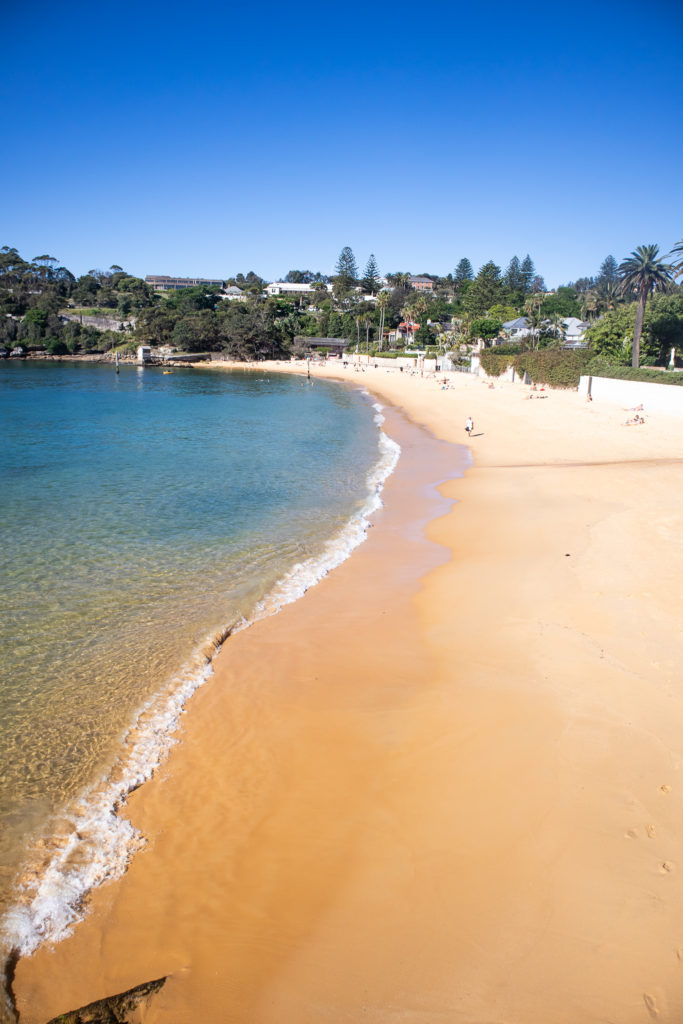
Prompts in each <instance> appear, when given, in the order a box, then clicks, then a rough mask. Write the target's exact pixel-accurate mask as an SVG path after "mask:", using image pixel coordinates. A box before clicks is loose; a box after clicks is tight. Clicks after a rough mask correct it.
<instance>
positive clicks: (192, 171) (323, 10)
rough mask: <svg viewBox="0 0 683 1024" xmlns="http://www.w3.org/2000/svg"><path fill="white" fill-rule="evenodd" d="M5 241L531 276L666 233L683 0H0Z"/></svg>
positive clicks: (677, 166)
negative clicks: (512, 271) (516, 261)
mask: <svg viewBox="0 0 683 1024" xmlns="http://www.w3.org/2000/svg"><path fill="white" fill-rule="evenodd" d="M2 18H3V35H4V46H3V61H2V64H3V66H2V71H1V72H0V88H1V90H2V95H1V96H0V111H1V113H0V118H1V119H2V126H1V131H2V134H1V138H2V142H3V150H4V155H3V157H2V160H1V161H0V213H1V217H0V225H1V231H0V244H6V245H10V246H16V247H17V248H18V249H19V251H20V252H21V254H22V255H23V256H25V257H26V258H29V259H30V258H33V257H35V256H38V255H41V254H43V253H49V254H50V255H53V256H55V257H57V259H58V260H59V261H60V263H62V264H63V265H65V266H67V267H68V268H69V269H71V270H72V271H73V272H74V273H77V274H81V273H85V272H86V271H87V270H88V269H90V268H91V267H96V268H100V269H106V268H107V267H109V266H110V265H111V264H119V265H121V266H123V267H124V268H125V269H126V270H128V271H129V272H131V273H134V274H137V275H140V276H144V275H145V274H150V273H151V274H174V275H182V276H190V275H193V276H194V275H197V276H202V277H228V276H232V275H233V274H235V273H237V272H239V271H242V272H244V273H246V272H247V271H248V270H255V271H257V272H258V273H259V274H261V275H262V276H263V277H266V278H267V279H269V280H273V279H275V278H277V277H279V276H281V275H283V274H285V273H286V272H287V270H289V269H292V268H301V269H305V268H310V269H312V270H321V271H323V272H324V273H331V272H332V271H333V268H334V264H335V262H336V260H337V257H338V254H339V251H340V250H341V248H342V247H343V246H344V245H350V246H351V248H352V249H353V251H354V253H355V255H356V259H357V261H358V264H359V267H360V269H362V268H363V266H364V265H365V261H366V259H367V257H368V255H369V253H370V252H374V253H375V255H376V258H377V261H378V263H379V266H380V270H381V271H382V272H386V271H395V270H409V271H411V272H412V273H420V272H431V273H439V274H446V273H448V272H449V271H452V270H453V268H454V267H455V265H456V263H457V262H458V260H459V259H460V258H461V257H462V256H467V257H468V258H469V259H470V260H471V261H472V263H473V265H474V267H475V270H476V269H477V268H478V267H479V266H480V265H481V264H482V263H484V262H485V261H486V260H488V259H493V260H495V261H496V262H497V263H498V264H500V265H502V266H503V268H504V267H505V266H506V265H507V263H508V261H509V259H510V257H511V256H513V255H515V254H518V255H519V256H520V257H523V256H524V255H525V254H526V253H527V252H528V253H530V254H531V256H532V258H533V260H534V262H535V264H536V269H537V271H538V272H540V273H542V274H543V275H544V276H545V279H546V282H547V284H548V285H549V286H556V285H558V284H561V283H563V282H566V281H568V280H571V279H574V278H576V277H579V276H582V275H584V274H591V273H595V272H596V271H597V270H598V267H599V265H600V263H601V261H602V259H603V258H604V257H605V256H606V255H607V254H609V253H612V254H614V255H615V256H616V257H617V259H622V258H623V257H624V256H626V255H627V254H628V253H629V252H630V251H631V250H632V249H634V248H635V246H637V245H640V244H644V243H650V242H656V243H658V244H659V245H660V247H661V249H662V250H663V251H664V252H666V251H668V250H669V249H670V248H671V246H672V245H673V244H674V243H675V242H676V241H677V240H679V239H680V238H682V237H683V200H682V187H681V185H682V182H683V74H682V71H683V56H682V55H683V3H682V2H681V0H620V2H618V3H616V2H609V3H606V2H600V0H593V2H591V3H587V2H585V0H577V2H574V3H572V4H568V5H556V4H554V3H552V2H549V3H544V4H539V3H536V2H524V3H522V2H517V3H512V2H510V3H502V2H497V0H491V2H489V3H476V2H475V3H467V4H465V3H461V2H458V0H450V2H447V3H443V2H440V0H437V2H435V3H431V4H416V3H413V4H407V3H403V2H401V0H399V2H398V3H395V4H393V5H381V6H379V5H372V4H367V3H366V4H360V3H354V2H351V3H349V4H346V5H343V4H339V5H332V4H325V3H310V2H305V3H286V2H280V3H277V4H273V3H270V2H265V3H263V4H261V5H260V6H258V5H256V6H251V5H248V4H246V3H242V4H239V5H231V4H230V3H229V2H224V3H220V4H217V3H214V2H213V0H211V2H204V3H198V4H194V5H193V4H190V3H183V4H179V3H176V2H175V0H169V2H167V3H159V2H158V0H151V2H148V3H143V4H141V5H140V6H137V5H125V6H124V7H121V6H120V5H116V4H102V3H92V2H89V3H87V4H85V3H81V2H79V0H76V2H71V3H66V4H55V3H54V2H53V0H50V2H49V3H48V2H45V0H37V2H34V3H31V4H19V3H11V2H10V0H6V2H5V4H3V5H2Z"/></svg>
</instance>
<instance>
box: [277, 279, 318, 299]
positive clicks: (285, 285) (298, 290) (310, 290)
mask: <svg viewBox="0 0 683 1024" xmlns="http://www.w3.org/2000/svg"><path fill="white" fill-rule="evenodd" d="M325 288H326V290H327V291H328V292H331V291H332V285H331V284H326V285H325ZM317 291H318V288H316V287H315V286H314V285H312V284H291V283H290V282H289V281H273V283H272V284H269V285H266V292H267V293H268V295H291V296H294V297H296V298H298V297H299V296H301V295H315V294H316V292H317Z"/></svg>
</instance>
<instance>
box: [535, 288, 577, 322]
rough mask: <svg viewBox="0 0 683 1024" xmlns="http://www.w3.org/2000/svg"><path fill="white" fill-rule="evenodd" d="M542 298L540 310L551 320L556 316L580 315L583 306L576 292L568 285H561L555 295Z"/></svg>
mask: <svg viewBox="0 0 683 1024" xmlns="http://www.w3.org/2000/svg"><path fill="white" fill-rule="evenodd" d="M539 297H540V298H541V305H540V311H541V313H542V315H543V316H544V317H547V318H548V319H549V320H550V319H552V318H553V317H554V316H562V317H565V316H580V315H581V306H580V305H579V302H578V299H577V297H576V292H575V291H574V289H573V288H570V287H569V286H568V285H561V286H560V287H559V288H558V289H557V291H556V292H555V294H554V295H548V296H546V297H545V298H544V297H543V296H542V295H540V294H539Z"/></svg>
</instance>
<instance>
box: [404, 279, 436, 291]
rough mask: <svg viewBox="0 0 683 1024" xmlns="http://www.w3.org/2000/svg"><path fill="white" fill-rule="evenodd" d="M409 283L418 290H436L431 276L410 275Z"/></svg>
mask: <svg viewBox="0 0 683 1024" xmlns="http://www.w3.org/2000/svg"><path fill="white" fill-rule="evenodd" d="M408 284H409V285H410V287H411V288H414V289H415V290H416V291H418V292H433V291H434V282H433V281H432V279H431V277H410V278H409V279H408Z"/></svg>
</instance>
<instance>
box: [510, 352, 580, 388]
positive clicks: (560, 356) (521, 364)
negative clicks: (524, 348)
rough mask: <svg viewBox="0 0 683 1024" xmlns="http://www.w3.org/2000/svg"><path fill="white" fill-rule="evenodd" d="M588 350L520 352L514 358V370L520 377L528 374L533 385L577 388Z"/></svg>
mask: <svg viewBox="0 0 683 1024" xmlns="http://www.w3.org/2000/svg"><path fill="white" fill-rule="evenodd" d="M591 357H592V352H591V351H590V349H572V350H570V351H567V350H566V349H565V350H562V349H551V348H545V349H540V350H537V351H535V352H521V353H520V354H519V355H518V356H516V357H515V369H516V370H517V373H519V374H520V375H521V374H523V373H525V372H526V373H528V374H529V376H530V377H531V379H532V380H533V382H534V384H547V385H548V386H549V387H552V388H578V386H579V377H580V376H581V374H582V373H584V372H585V368H586V365H587V364H588V363H589V362H590V360H591Z"/></svg>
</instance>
